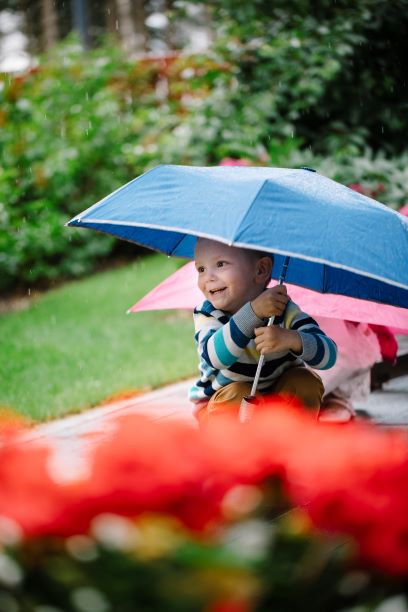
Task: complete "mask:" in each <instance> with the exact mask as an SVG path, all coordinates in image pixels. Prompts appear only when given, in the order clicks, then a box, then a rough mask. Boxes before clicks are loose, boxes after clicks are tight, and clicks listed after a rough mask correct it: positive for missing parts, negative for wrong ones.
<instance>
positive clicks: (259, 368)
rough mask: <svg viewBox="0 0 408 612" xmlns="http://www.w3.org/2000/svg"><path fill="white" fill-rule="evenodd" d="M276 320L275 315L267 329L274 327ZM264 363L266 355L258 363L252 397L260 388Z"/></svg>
mask: <svg viewBox="0 0 408 612" xmlns="http://www.w3.org/2000/svg"><path fill="white" fill-rule="evenodd" d="M274 320H275V315H274V316H273V317H271V318H270V319H269V321H268V325H267V327H270V326H271V325H273V322H274ZM264 361H265V355H261V356H260V358H259V361H258V366H257V368H256V372H255V378H254V382H253V383H252V389H251V395H255V393H256V389H257V387H258V381H259V377H260V375H261V370H262V366H263V364H264Z"/></svg>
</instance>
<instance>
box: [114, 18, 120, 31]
mask: <svg viewBox="0 0 408 612" xmlns="http://www.w3.org/2000/svg"><path fill="white" fill-rule="evenodd" d="M115 27H116V29H117V30H119V21H118V20H117V19H116V22H115Z"/></svg>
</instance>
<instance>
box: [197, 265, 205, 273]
mask: <svg viewBox="0 0 408 612" xmlns="http://www.w3.org/2000/svg"><path fill="white" fill-rule="evenodd" d="M197 272H198V273H199V274H202V272H204V266H198V268H197Z"/></svg>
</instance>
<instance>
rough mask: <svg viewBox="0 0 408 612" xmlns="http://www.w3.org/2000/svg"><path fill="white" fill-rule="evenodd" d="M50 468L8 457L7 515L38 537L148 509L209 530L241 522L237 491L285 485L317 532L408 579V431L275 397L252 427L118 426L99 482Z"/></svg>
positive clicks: (94, 475)
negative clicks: (346, 421) (330, 419)
mask: <svg viewBox="0 0 408 612" xmlns="http://www.w3.org/2000/svg"><path fill="white" fill-rule="evenodd" d="M49 459H50V451H49V450H48V449H46V448H44V447H40V446H38V445H35V444H16V440H15V439H10V440H8V441H7V440H5V441H4V443H3V445H2V447H1V448H0V490H1V497H0V515H4V516H6V517H9V518H11V519H13V520H15V521H17V522H18V523H19V524H20V525H21V527H22V528H23V531H24V533H25V534H26V535H29V536H32V535H39V534H58V535H64V536H65V535H70V534H73V533H84V532H86V531H87V530H88V529H89V525H90V523H91V521H92V519H93V518H94V517H95V516H97V515H98V514H102V513H114V514H120V515H124V516H128V517H134V516H137V515H139V514H142V513H144V512H146V511H148V512H159V513H167V514H171V515H174V516H175V517H177V518H178V519H180V520H181V521H182V522H183V523H184V524H185V525H186V526H188V527H190V528H192V529H195V530H203V531H205V530H208V529H211V528H212V527H214V526H217V525H219V524H220V522H222V521H226V520H229V519H230V518H231V516H233V515H234V513H232V515H231V513H228V512H227V514H226V515H224V511H225V508H226V507H227V506H228V504H227V505H225V503H223V500H225V499H226V496H227V497H228V495H227V494H228V493H229V492H231V491H233V490H234V487H236V486H237V485H258V484H263V483H264V482H266V481H268V480H269V479H270V478H271V477H278V478H279V479H280V481H281V482H282V483H283V485H284V487H285V489H286V491H287V494H288V495H289V498H290V499H291V501H292V503H294V504H297V505H302V506H304V510H305V511H306V512H307V513H308V514H309V517H310V519H311V521H312V523H313V524H314V525H315V526H316V527H317V528H320V529H324V530H326V531H332V532H337V533H343V534H348V535H350V536H352V537H353V538H355V540H356V542H357V543H358V545H359V549H360V553H361V557H362V558H363V559H364V560H366V561H369V562H370V563H374V564H375V565H376V566H377V567H379V568H381V569H383V570H384V571H386V572H393V573H408V491H407V487H406V483H407V479H408V441H407V439H406V436H405V434H403V433H398V432H389V431H388V432H385V431H381V430H378V429H375V428H374V427H373V426H370V425H367V424H358V423H356V424H351V425H348V426H347V427H344V426H341V425H340V426H336V425H328V424H324V425H322V424H319V423H317V422H316V419H315V417H313V416H312V415H310V414H308V413H307V412H305V411H304V410H302V409H300V408H295V407H290V406H288V405H286V404H285V403H284V402H282V401H281V400H278V399H271V400H270V402H269V404H268V406H266V407H265V408H264V409H262V410H260V411H259V412H258V413H257V414H256V417H255V418H254V419H253V420H252V421H250V422H249V423H247V424H245V425H241V424H240V423H238V422H237V421H236V419H233V418H232V417H230V418H228V417H226V418H225V419H221V420H220V421H219V422H218V423H213V424H211V426H209V427H207V428H206V429H205V430H202V431H198V430H195V429H193V428H192V427H190V426H188V425H185V424H182V423H176V422H167V423H157V422H152V421H149V420H148V419H146V418H144V417H140V416H127V417H122V418H119V419H118V420H117V427H116V430H114V431H112V432H111V433H110V434H109V435H108V436H107V437H106V438H105V439H104V440H103V441H101V442H100V443H99V444H98V445H97V447H96V449H95V451H94V453H93V455H92V456H91V458H90V465H89V474H88V475H87V476H82V478H80V479H78V480H77V481H76V482H73V483H68V484H67V483H65V484H64V483H58V482H55V481H54V480H53V478H52V477H51V476H50V473H49V469H48V464H49ZM245 490H246V489H245ZM242 491H244V489H242ZM248 491H252V492H254V491H255V489H248ZM238 515H239V513H238Z"/></svg>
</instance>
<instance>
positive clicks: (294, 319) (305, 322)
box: [283, 301, 337, 370]
mask: <svg viewBox="0 0 408 612" xmlns="http://www.w3.org/2000/svg"><path fill="white" fill-rule="evenodd" d="M283 324H284V327H286V328H287V329H292V330H295V331H297V332H298V333H299V334H300V337H301V339H302V346H303V350H302V352H301V353H300V354H298V353H296V355H297V356H298V357H300V358H301V359H303V361H304V362H305V363H307V365H309V366H310V367H312V368H314V369H316V370H328V369H329V368H331V367H333V366H334V364H335V363H336V359H337V345H336V343H335V342H334V341H333V340H332V339H331V338H329V336H327V335H326V334H325V333H324V331H323V330H322V329H321V328H320V327H319V325H318V323H317V322H316V321H315V320H314V319H313V318H312V317H311V316H309V315H308V314H306V313H305V312H302V311H301V310H300V308H299V307H298V306H297V305H296V304H295V303H294V302H292V301H291V302H289V303H288V305H287V307H286V311H285V315H284V319H283ZM294 354H295V353H294Z"/></svg>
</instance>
